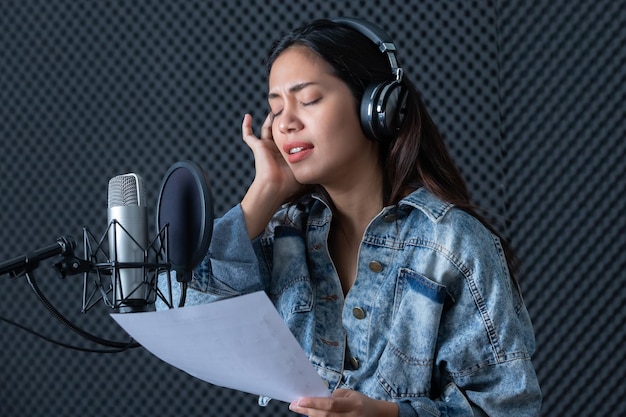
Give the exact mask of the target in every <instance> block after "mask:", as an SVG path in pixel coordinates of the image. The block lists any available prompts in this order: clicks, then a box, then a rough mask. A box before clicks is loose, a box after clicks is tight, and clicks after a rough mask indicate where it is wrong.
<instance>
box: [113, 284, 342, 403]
mask: <svg viewBox="0 0 626 417" xmlns="http://www.w3.org/2000/svg"><path fill="white" fill-rule="evenodd" d="M111 316H112V317H113V318H114V319H115V321H117V323H118V324H119V325H120V326H122V328H123V329H124V330H125V331H126V332H127V333H128V334H130V335H131V336H132V337H133V338H134V339H135V340H136V341H137V342H139V343H140V344H141V345H142V346H143V347H144V348H146V349H147V350H148V351H149V352H151V353H152V354H153V355H155V356H157V357H158V358H160V359H161V360H163V361H165V362H167V363H169V364H171V365H173V366H175V367H177V368H179V369H181V370H183V371H185V372H187V373H188V374H190V375H193V376H195V377H197V378H199V379H201V380H204V381H207V382H210V383H212V384H214V385H219V386H221V387H226V388H231V389H235V390H239V391H243V392H247V393H251V394H257V395H264V396H267V397H270V398H274V399H277V400H281V401H285V402H291V401H294V400H296V399H298V398H301V397H328V396H330V392H329V390H328V388H327V387H326V384H325V383H324V381H323V380H322V378H321V377H320V376H319V375H318V374H317V372H316V371H315V368H314V367H313V365H312V364H311V363H310V362H309V360H308V358H307V357H306V354H305V353H304V351H303V350H302V348H301V347H300V345H299V344H298V342H297V340H296V339H295V337H294V336H293V334H291V332H290V331H289V329H288V328H287V326H286V325H285V323H284V322H283V320H282V319H281V317H280V316H279V314H278V312H277V311H276V309H275V308H274V305H273V304H272V303H271V301H270V300H269V298H268V297H267V294H265V293H264V292H262V291H260V292H255V293H252V294H247V295H242V296H240V297H235V298H230V299H227V300H223V301H217V302H214V303H209V304H203V305H197V306H189V307H183V308H176V309H170V310H164V311H156V312H148V313H125V314H111Z"/></svg>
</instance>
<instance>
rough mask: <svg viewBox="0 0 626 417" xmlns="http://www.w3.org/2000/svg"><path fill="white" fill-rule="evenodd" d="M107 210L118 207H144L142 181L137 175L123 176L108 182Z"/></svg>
mask: <svg viewBox="0 0 626 417" xmlns="http://www.w3.org/2000/svg"><path fill="white" fill-rule="evenodd" d="M108 196H109V199H108V200H109V203H108V208H111V207H119V206H146V190H145V188H144V186H143V179H142V178H141V177H140V176H139V175H137V174H124V175H118V176H116V177H113V178H111V179H110V180H109V194H108Z"/></svg>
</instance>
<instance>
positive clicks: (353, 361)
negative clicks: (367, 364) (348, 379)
mask: <svg viewBox="0 0 626 417" xmlns="http://www.w3.org/2000/svg"><path fill="white" fill-rule="evenodd" d="M350 365H351V366H352V369H354V370H355V371H356V370H357V369H359V365H360V364H359V360H358V359H357V358H355V357H354V356H353V357H351V358H350Z"/></svg>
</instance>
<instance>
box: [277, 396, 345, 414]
mask: <svg viewBox="0 0 626 417" xmlns="http://www.w3.org/2000/svg"><path fill="white" fill-rule="evenodd" d="M335 408H336V404H335V401H333V399H331V398H322V397H311V398H300V399H299V400H297V401H294V402H292V403H291V404H289V409H290V410H291V411H295V412H297V413H301V414H305V415H309V414H310V413H311V412H312V411H314V410H318V411H331V410H332V411H337V410H336V409H335Z"/></svg>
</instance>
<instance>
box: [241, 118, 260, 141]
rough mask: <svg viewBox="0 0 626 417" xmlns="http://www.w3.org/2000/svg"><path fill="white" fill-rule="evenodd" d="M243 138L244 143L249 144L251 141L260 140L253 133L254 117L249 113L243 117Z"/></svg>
mask: <svg viewBox="0 0 626 417" xmlns="http://www.w3.org/2000/svg"><path fill="white" fill-rule="evenodd" d="M241 136H242V138H243V140H244V142H246V143H248V145H249V141H251V140H259V139H258V138H257V137H256V136H255V135H254V132H253V131H252V116H251V115H250V114H249V113H246V115H245V116H244V117H243V122H242V123H241Z"/></svg>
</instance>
